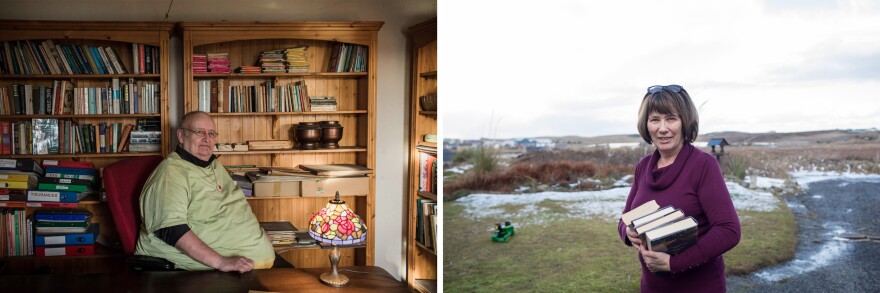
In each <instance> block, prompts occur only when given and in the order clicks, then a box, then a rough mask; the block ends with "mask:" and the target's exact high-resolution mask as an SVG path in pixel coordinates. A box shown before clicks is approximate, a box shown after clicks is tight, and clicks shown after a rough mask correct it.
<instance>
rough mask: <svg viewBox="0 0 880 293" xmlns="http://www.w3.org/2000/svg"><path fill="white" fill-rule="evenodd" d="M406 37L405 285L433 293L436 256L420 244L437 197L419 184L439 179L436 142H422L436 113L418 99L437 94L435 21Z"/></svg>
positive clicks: (434, 128)
mask: <svg viewBox="0 0 880 293" xmlns="http://www.w3.org/2000/svg"><path fill="white" fill-rule="evenodd" d="M408 35H409V40H410V50H411V55H412V61H411V63H412V72H413V74H412V76H411V77H410V82H411V85H412V86H411V88H412V93H411V97H410V103H409V107H410V121H409V122H410V123H409V172H408V173H409V186H408V190H407V194H406V197H407V198H406V204H407V210H408V215H407V218H408V228H407V231H406V235H405V236H404V238H405V239H407V241H406V245H407V264H406V267H407V274H406V282H407V284H409V286H410V288H412V289H414V290H415V291H417V292H436V291H437V253H436V251H435V250H434V249H432V248H428V247H427V246H425V245H424V244H423V243H422V241H425V242H428V241H431V240H430V237H428V234H429V233H430V232H426V231H430V230H431V229H433V226H434V225H433V223H431V218H430V217H429V216H425V215H424V214H425V213H426V212H433V208H432V207H434V205H436V204H437V203H438V202H439V201H440V198H439V196H437V194H435V193H433V192H431V191H430V190H429V189H428V188H425V187H423V186H422V185H423V184H425V183H426V179H427V180H434V181H436V180H437V178H439V176H437V175H436V174H432V173H436V169H434V170H432V168H431V166H432V163H431V162H433V164H436V158H437V143H430V142H425V141H424V140H423V139H424V137H425V135H426V134H433V135H436V134H437V111H422V107H421V105H420V102H421V99H420V97H422V96H425V95H436V94H437V19H436V18H434V19H431V20H428V21H425V22H422V23H420V24H417V25H414V26H412V27H410V28H409V30H408ZM432 158H433V161H430V160H431V159H432ZM434 166H436V165H434ZM431 186H433V185H431ZM420 217H421V218H420ZM439 232H440V231H435V232H434V233H435V234H437V235H434V238H439V237H441V235H440V234H439Z"/></svg>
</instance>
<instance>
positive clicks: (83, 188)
mask: <svg viewBox="0 0 880 293" xmlns="http://www.w3.org/2000/svg"><path fill="white" fill-rule="evenodd" d="M37 189H39V190H45V191H74V192H87V191H93V190H92V187H91V186H90V185H76V184H56V183H40V184H39V186H37Z"/></svg>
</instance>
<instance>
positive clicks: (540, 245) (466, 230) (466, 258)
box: [443, 195, 796, 292]
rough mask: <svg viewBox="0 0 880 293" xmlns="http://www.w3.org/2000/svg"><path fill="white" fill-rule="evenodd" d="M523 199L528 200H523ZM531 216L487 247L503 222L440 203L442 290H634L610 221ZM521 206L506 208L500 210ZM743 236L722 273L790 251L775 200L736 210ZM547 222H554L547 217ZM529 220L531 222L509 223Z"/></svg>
mask: <svg viewBox="0 0 880 293" xmlns="http://www.w3.org/2000/svg"><path fill="white" fill-rule="evenodd" d="M524 196H528V195H524ZM545 205H546V206H545V207H546V208H548V209H545V210H547V211H549V212H547V213H544V214H541V215H539V216H536V217H542V218H544V220H543V221H537V222H542V223H543V224H535V225H526V226H523V227H516V229H517V230H516V236H515V237H514V238H513V239H512V240H511V241H510V242H509V243H493V242H492V241H491V240H490V238H489V236H490V232H489V229H491V228H492V225H493V224H494V223H495V222H503V220H506V219H497V220H489V219H484V220H480V219H474V218H473V217H470V216H469V214H468V212H467V211H466V209H465V208H464V206H463V205H462V204H458V203H456V202H446V203H445V205H444V214H443V217H444V222H443V224H444V235H443V238H444V251H443V269H444V272H443V278H444V282H443V288H444V290H445V291H446V292H535V291H541V292H637V291H638V290H639V280H640V278H641V270H640V266H639V261H638V252H637V251H636V250H635V249H634V248H632V247H628V246H625V245H623V243H622V242H621V240H620V236H618V234H617V223H616V222H611V221H608V220H605V219H590V218H570V217H557V215H558V214H557V213H562V212H563V210H562V209H559V208H555V206H554V205H553V204H552V203H547V204H545ZM519 208H522V207H521V206H517V205H508V206H505V207H504V209H505V211H507V212H511V213H513V212H515V211H516V210H517V209H519ZM740 218H741V222H742V223H741V226H742V235H743V239H742V241H741V242H740V244H739V245H738V246H737V247H736V248H734V249H733V250H731V251H729V252H728V253H727V254H725V262H726V263H727V269H728V272H729V273H744V272H750V271H753V270H755V269H757V268H760V267H764V266H768V265H771V264H774V263H778V262H780V261H784V260H786V259H788V258H790V257H791V256H792V255H793V254H794V248H795V233H796V225H795V221H794V216H793V215H792V214H791V212H790V211H789V210H788V208H787V207H785V204H784V203H782V202H780V203H779V206H778V208H777V209H776V210H774V211H771V212H756V211H744V212H740ZM554 219H555V220H554ZM510 220H512V221H513V222H514V223H517V222H536V221H535V219H516V218H514V219H510Z"/></svg>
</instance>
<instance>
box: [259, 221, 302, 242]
mask: <svg viewBox="0 0 880 293" xmlns="http://www.w3.org/2000/svg"><path fill="white" fill-rule="evenodd" d="M260 227H262V228H263V230H266V234H269V239H271V240H272V245H290V244H293V243H294V242H296V235H295V233H294V232H296V227H294V226H293V224H291V223H290V222H288V221H280V222H260Z"/></svg>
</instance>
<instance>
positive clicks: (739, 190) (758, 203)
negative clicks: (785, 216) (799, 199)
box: [727, 182, 779, 212]
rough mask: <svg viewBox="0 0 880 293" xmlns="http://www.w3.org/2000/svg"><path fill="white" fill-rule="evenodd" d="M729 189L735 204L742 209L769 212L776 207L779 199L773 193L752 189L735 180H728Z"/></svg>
mask: <svg viewBox="0 0 880 293" xmlns="http://www.w3.org/2000/svg"><path fill="white" fill-rule="evenodd" d="M727 191H728V192H730V198H731V199H732V200H733V206H734V207H736V208H737V209H740V210H749V211H760V212H769V211H772V210H775V209H776V206H777V205H778V204H779V199H777V198H776V197H775V196H773V194H772V193H769V192H764V191H759V190H751V189H748V188H745V187H742V186H740V185H739V184H736V183H733V182H727Z"/></svg>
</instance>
